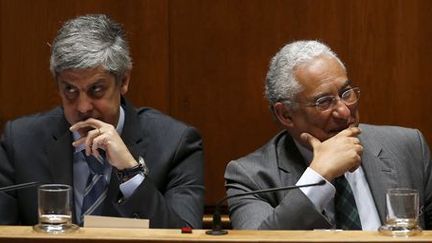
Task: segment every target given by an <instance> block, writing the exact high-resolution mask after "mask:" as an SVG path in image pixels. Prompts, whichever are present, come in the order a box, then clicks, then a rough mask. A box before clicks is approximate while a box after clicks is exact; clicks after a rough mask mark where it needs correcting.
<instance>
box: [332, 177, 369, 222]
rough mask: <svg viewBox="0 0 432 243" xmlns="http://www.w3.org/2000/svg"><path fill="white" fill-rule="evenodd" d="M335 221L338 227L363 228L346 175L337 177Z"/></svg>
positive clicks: (335, 184) (335, 183) (335, 182)
mask: <svg viewBox="0 0 432 243" xmlns="http://www.w3.org/2000/svg"><path fill="white" fill-rule="evenodd" d="M333 184H334V186H335V188H336V195H335V221H336V228H338V229H344V230H361V229H362V228H361V223H360V218H359V215H358V211H357V206H356V203H355V200H354V195H353V193H352V190H351V187H350V185H349V184H348V181H347V180H346V179H345V176H341V177H338V178H336V179H335V181H334V183H333Z"/></svg>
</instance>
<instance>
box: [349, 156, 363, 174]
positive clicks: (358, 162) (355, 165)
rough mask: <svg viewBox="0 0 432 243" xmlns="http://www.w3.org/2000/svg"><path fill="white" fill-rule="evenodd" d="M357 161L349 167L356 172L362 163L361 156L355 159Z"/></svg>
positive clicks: (350, 170)
mask: <svg viewBox="0 0 432 243" xmlns="http://www.w3.org/2000/svg"><path fill="white" fill-rule="evenodd" d="M355 161H356V163H355V164H354V165H353V166H352V167H351V168H350V169H349V172H354V171H355V170H357V169H358V168H359V167H360V165H361V156H360V155H357V156H356V159H355Z"/></svg>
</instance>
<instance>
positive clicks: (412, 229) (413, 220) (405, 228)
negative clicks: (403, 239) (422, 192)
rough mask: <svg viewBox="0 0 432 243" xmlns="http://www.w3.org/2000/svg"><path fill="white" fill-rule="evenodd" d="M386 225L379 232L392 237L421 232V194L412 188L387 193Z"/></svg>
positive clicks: (397, 189) (391, 190) (396, 189)
mask: <svg viewBox="0 0 432 243" xmlns="http://www.w3.org/2000/svg"><path fill="white" fill-rule="evenodd" d="M386 209H387V216H386V224H385V225H383V226H381V227H380V229H379V231H380V232H382V233H384V234H387V235H392V236H410V235H415V234H417V233H419V232H421V228H420V226H419V225H418V217H419V194H418V192H417V190H415V189H410V188H393V189H389V190H388V191H387V193H386Z"/></svg>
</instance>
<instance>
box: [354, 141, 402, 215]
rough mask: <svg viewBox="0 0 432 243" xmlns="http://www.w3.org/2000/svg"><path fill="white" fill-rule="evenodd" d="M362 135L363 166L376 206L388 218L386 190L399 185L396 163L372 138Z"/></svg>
mask: <svg viewBox="0 0 432 243" xmlns="http://www.w3.org/2000/svg"><path fill="white" fill-rule="evenodd" d="M365 137H368V136H362V135H360V140H361V143H362V144H363V155H362V167H363V171H364V173H365V177H366V180H367V182H368V184H369V189H370V190H371V193H372V197H373V198H374V201H375V206H376V208H377V210H378V214H379V216H380V219H381V223H384V222H385V218H386V199H385V197H386V192H387V189H388V188H393V187H397V184H398V183H397V176H396V170H395V168H394V163H393V162H392V161H391V160H390V158H389V157H388V156H387V155H386V152H385V150H383V149H382V147H381V146H380V145H379V144H376V143H375V142H374V141H373V140H371V139H366V138H365Z"/></svg>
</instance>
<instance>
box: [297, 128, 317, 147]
mask: <svg viewBox="0 0 432 243" xmlns="http://www.w3.org/2000/svg"><path fill="white" fill-rule="evenodd" d="M300 138H301V139H302V140H303V142H305V143H306V144H309V145H310V146H311V147H312V149H313V150H315V148H316V147H317V146H319V145H320V144H321V142H320V140H318V139H317V138H316V137H314V136H312V135H310V134H309V133H307V132H304V133H302V134H300Z"/></svg>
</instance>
